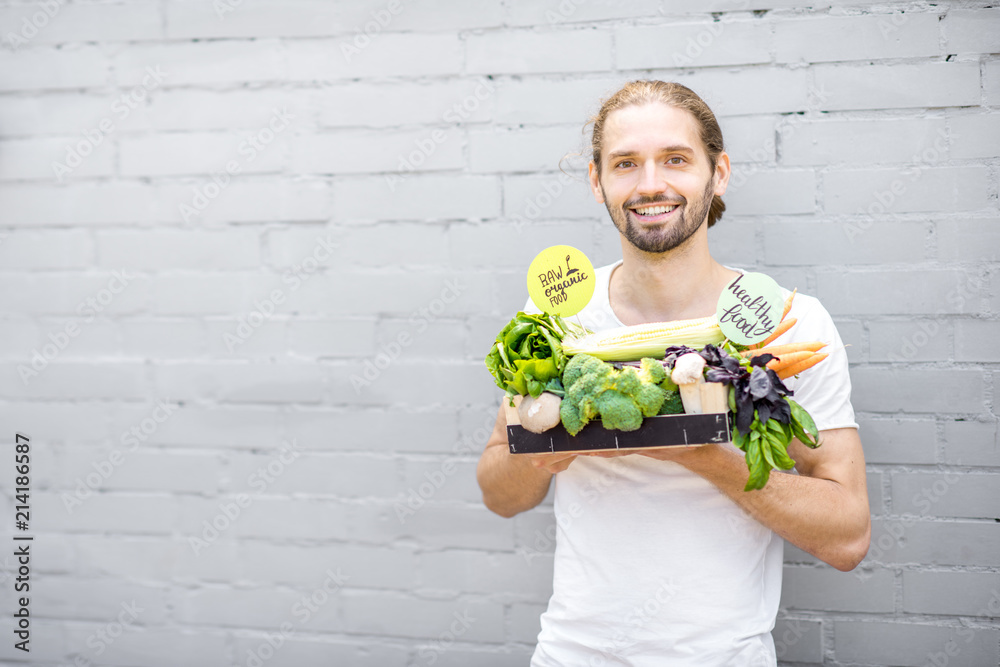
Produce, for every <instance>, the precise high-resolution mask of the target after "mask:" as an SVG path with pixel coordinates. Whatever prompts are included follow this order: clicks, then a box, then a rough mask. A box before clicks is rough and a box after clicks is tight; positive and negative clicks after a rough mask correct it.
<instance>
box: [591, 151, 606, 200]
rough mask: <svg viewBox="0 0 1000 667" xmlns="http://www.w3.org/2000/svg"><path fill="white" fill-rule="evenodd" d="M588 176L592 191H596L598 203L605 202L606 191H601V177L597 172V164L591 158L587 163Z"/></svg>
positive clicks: (595, 197) (595, 195) (595, 196)
mask: <svg viewBox="0 0 1000 667" xmlns="http://www.w3.org/2000/svg"><path fill="white" fill-rule="evenodd" d="M587 177H588V178H589V179H590V191H591V192H593V193H594V199H595V200H596V201H597V203H598V204H603V203H604V193H603V192H601V177H600V176H598V174H597V165H595V164H594V161H593V160H591V161H590V163H589V164H588V165H587Z"/></svg>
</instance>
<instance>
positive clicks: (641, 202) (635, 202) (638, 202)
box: [622, 195, 687, 208]
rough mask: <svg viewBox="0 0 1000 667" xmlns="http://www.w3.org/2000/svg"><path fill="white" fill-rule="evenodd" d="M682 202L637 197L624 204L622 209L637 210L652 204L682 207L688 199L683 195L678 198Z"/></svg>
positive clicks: (664, 198) (660, 198) (663, 198)
mask: <svg viewBox="0 0 1000 667" xmlns="http://www.w3.org/2000/svg"><path fill="white" fill-rule="evenodd" d="M676 198H677V199H679V200H680V201H671V200H670V199H669V198H668V197H663V196H660V197H635V198H633V199H629V200H628V201H627V202H625V203H624V204H622V208H635V207H636V206H648V205H650V204H663V205H665V206H681V205H683V204H686V203H687V199H685V198H684V197H682V196H681V195H677V197H676Z"/></svg>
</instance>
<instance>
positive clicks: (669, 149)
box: [608, 144, 694, 160]
mask: <svg viewBox="0 0 1000 667" xmlns="http://www.w3.org/2000/svg"><path fill="white" fill-rule="evenodd" d="M638 152H639V151H637V150H629V149H626V150H619V151H612V152H610V153H608V159H611V160H613V159H615V158H619V157H631V156H633V155H635V154H636V153H638ZM659 152H660V153H694V149H693V148H691V147H690V146H688V145H687V144H673V145H672V146H663V147H662V148H660V149H659Z"/></svg>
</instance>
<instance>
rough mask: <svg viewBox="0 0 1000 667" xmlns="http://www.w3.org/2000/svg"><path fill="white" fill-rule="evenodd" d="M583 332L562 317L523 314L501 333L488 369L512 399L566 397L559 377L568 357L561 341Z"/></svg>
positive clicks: (491, 353)
mask: <svg viewBox="0 0 1000 667" xmlns="http://www.w3.org/2000/svg"><path fill="white" fill-rule="evenodd" d="M579 331H582V328H581V327H578V326H576V325H571V324H569V323H568V322H566V321H565V320H563V319H562V318H561V317H559V316H558V315H545V314H529V313H525V312H519V313H518V314H517V315H515V316H514V318H513V319H512V320H511V321H510V322H508V323H507V326H505V327H504V328H503V330H501V331H500V333H499V334H497V337H496V340H495V341H494V343H493V347H492V348H491V349H490V352H489V354H488V355H486V368H487V369H488V370H489V371H490V374H491V375H492V376H493V380H494V382H496V384H497V386H498V387H500V388H501V389H503V390H504V391H505V392H507V396H508V398H509V399H513V397H514V396H515V395H517V394H520V395H522V396H526V395H531V396H532V397H534V398H538V396H539V395H540V394H541V393H542V392H543V391H552V393H555V394H557V395H559V396H562V394H563V387H562V384H561V382H560V380H559V378H560V376H561V375H562V371H563V369H564V368H565V367H566V363H567V361H568V357H567V356H566V354H565V353H564V352H563V349H562V344H561V341H562V339H563V337H564V336H566V335H567V334H569V333H577V332H579Z"/></svg>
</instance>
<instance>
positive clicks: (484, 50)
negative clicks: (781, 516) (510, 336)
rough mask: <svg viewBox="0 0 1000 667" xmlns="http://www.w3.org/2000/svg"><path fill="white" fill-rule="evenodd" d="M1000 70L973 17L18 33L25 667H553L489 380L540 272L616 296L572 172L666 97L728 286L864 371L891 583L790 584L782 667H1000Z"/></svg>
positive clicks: (982, 6) (183, 25)
mask: <svg viewBox="0 0 1000 667" xmlns="http://www.w3.org/2000/svg"><path fill="white" fill-rule="evenodd" d="M998 36H1000V10H997V9H996V8H994V7H991V6H990V4H989V3H987V2H985V0H984V1H979V0H974V1H968V2H962V3H937V4H929V3H911V2H896V1H895V0H891V1H890V2H888V3H882V4H877V5H876V4H872V3H859V2H855V1H853V0H831V1H829V2H820V3H812V4H806V3H803V2H801V0H720V1H716V2H708V3H692V2H676V1H674V0H642V1H640V2H630V3H620V2H612V1H610V0H545V1H544V2H533V1H529V0H506V1H505V2H491V1H488V0H476V1H474V2H473V1H467V2H460V1H459V0H433V1H432V0H426V1H421V2H413V1H412V0H365V1H364V2H341V1H339V0H338V1H336V2H330V1H327V0H294V1H289V0H243V1H242V2H238V1H237V0H219V2H213V3H210V2H200V1H197V0H110V1H108V2H82V1H79V0H75V1H72V2H70V1H66V0H46V1H44V2H29V1H25V2H21V1H17V0H6V1H0V44H2V47H3V48H0V418H2V419H0V421H2V422H3V423H4V424H6V425H7V428H8V431H7V436H6V437H7V438H8V439H10V438H11V437H12V434H13V432H14V431H15V430H16V431H19V432H22V433H28V434H30V435H31V437H32V443H33V447H34V449H33V458H32V461H33V471H32V484H33V491H32V509H33V519H34V520H33V522H32V527H33V529H34V531H35V532H36V534H37V539H36V542H35V543H34V549H35V557H34V560H33V567H34V568H35V569H34V570H33V572H32V574H33V575H35V574H36V573H37V574H38V575H39V576H37V582H38V583H37V584H36V586H37V588H33V591H32V593H33V598H32V604H33V607H32V613H33V625H32V632H33V634H32V651H31V653H30V654H23V653H22V652H20V651H17V650H15V649H13V647H12V646H11V641H10V638H11V637H12V636H13V635H12V634H11V632H12V623H11V617H10V613H12V611H13V609H12V608H10V607H9V606H5V607H4V609H3V610H2V615H3V617H4V619H5V620H4V621H3V622H2V623H0V633H2V635H3V636H4V637H6V639H5V640H4V641H3V642H2V643H0V664H4V665H8V664H10V665H14V664H26V663H27V664H38V665H45V666H48V667H56V666H61V665H67V664H93V665H117V666H119V667H159V666H161V665H162V666H163V667H175V666H176V665H178V664H186V665H195V666H200V665H205V666H211V667H219V666H222V665H226V666H230V667H236V666H245V665H248V664H253V660H255V659H260V660H261V661H262V663H263V664H266V665H268V666H269V667H285V666H289V667H291V666H294V667H305V666H310V665H321V664H337V665H341V664H343V665H352V666H359V667H366V666H370V667H397V666H398V667H416V666H424V665H430V664H436V665H445V666H452V665H453V666H456V667H457V666H463V667H464V666H467V665H477V666H483V667H508V666H513V665H524V664H526V663H527V656H529V655H530V653H531V650H532V646H533V643H534V638H535V635H536V634H537V632H538V615H539V613H540V612H541V610H542V609H543V608H544V604H545V601H546V600H547V598H548V595H549V593H550V591H551V568H552V558H551V548H552V547H551V543H550V542H549V541H548V540H547V538H546V537H545V535H546V532H547V531H550V530H551V528H552V523H553V519H552V513H551V508H550V505H549V503H548V502H546V503H545V504H543V506H542V507H540V508H539V509H538V510H536V511H533V512H530V513H527V514H524V515H521V516H518V517H516V518H515V519H513V520H505V519H501V518H499V517H497V516H495V515H492V514H491V513H489V512H488V511H487V510H486V509H485V508H484V507H483V506H482V504H481V502H480V499H479V492H478V489H477V487H476V484H475V479H474V467H475V462H476V460H477V455H478V452H479V451H480V450H481V449H482V447H483V445H484V444H485V441H486V438H487V436H488V432H489V429H490V428H491V427H492V423H493V418H494V415H495V410H496V405H497V402H498V400H499V397H498V395H497V391H496V390H495V387H493V385H492V383H491V381H490V378H489V376H488V375H487V373H486V372H485V370H484V368H483V366H482V358H483V356H484V355H485V353H486V351H487V349H488V347H489V344H490V341H491V339H492V338H493V336H494V335H495V333H496V331H497V330H498V329H499V328H500V327H501V326H502V325H503V324H504V323H505V322H506V321H507V319H509V317H510V316H511V315H512V314H513V312H514V310H516V309H517V308H519V307H520V306H521V305H522V304H523V302H524V298H525V296H524V287H523V284H524V283H523V275H524V270H525V269H526V267H527V264H528V263H529V262H530V260H531V258H532V257H533V256H534V255H535V254H536V253H537V252H538V251H539V250H541V249H542V248H544V247H547V246H550V245H555V244H559V243H568V244H572V245H575V246H577V247H579V248H581V249H583V250H584V251H585V252H587V253H588V254H589V255H590V256H591V258H592V259H594V261H595V263H605V262H607V261H611V260H613V259H615V258H616V257H617V256H618V252H619V250H618V240H617V235H616V234H615V233H614V232H613V230H611V226H610V224H609V222H608V220H607V214H606V212H605V210H604V208H603V206H601V205H598V204H596V203H594V202H593V200H592V198H591V197H590V194H589V189H588V187H587V186H586V184H585V182H584V181H583V180H582V178H581V177H580V174H579V171H578V169H579V167H580V166H581V165H582V164H583V163H582V161H581V160H580V159H578V158H576V159H573V160H570V162H569V168H570V169H569V170H570V171H571V172H572V175H570V176H568V175H565V174H563V173H562V172H560V170H559V166H560V165H559V160H560V158H562V157H563V156H564V155H567V154H571V153H573V152H574V151H579V150H581V148H582V146H583V145H584V144H585V137H584V136H583V135H582V134H581V128H582V126H583V124H584V122H585V121H586V120H587V118H588V117H589V116H590V115H591V114H593V113H594V112H595V111H596V109H597V107H598V104H599V100H600V98H601V97H602V96H605V95H607V94H609V93H610V92H613V91H614V90H615V89H616V88H617V87H618V86H619V85H620V84H621V83H622V82H623V81H625V80H627V79H632V78H640V77H650V76H652V77H659V78H665V79H672V80H677V81H680V82H682V83H685V84H687V85H690V86H691V87H693V88H694V89H695V90H696V91H698V92H699V93H700V94H701V95H702V96H703V97H704V98H705V99H706V100H708V102H709V103H710V104H711V105H712V106H713V108H714V109H715V111H716V112H717V114H718V115H719V116H720V118H721V122H722V125H723V128H724V130H725V132H726V142H727V146H728V147H729V150H730V153H731V155H732V157H733V161H734V165H735V168H734V181H733V183H732V186H731V189H730V193H729V194H728V195H727V197H726V201H727V204H728V211H727V213H726V215H725V217H724V219H723V220H722V221H721V222H720V224H719V225H718V226H717V227H716V228H715V229H713V231H712V233H711V238H712V243H713V247H714V248H715V250H716V253H717V255H718V257H719V258H720V259H722V260H724V261H726V262H730V263H736V264H741V265H743V266H748V267H752V268H755V269H757V270H761V271H765V272H767V273H770V274H771V275H773V276H775V277H776V278H777V279H778V280H779V281H780V282H782V283H784V284H787V285H788V286H789V287H798V288H799V289H800V290H801V291H803V292H806V293H811V294H815V295H817V296H818V297H819V298H820V299H822V300H823V302H824V303H825V304H826V306H827V307H828V309H829V310H830V311H831V312H832V313H833V315H834V317H835V318H836V319H837V322H838V324H839V326H840V329H841V333H842V335H843V338H844V340H845V342H847V343H849V344H850V346H851V347H850V348H849V350H848V352H849V358H850V360H851V363H852V379H853V382H854V388H855V391H854V402H855V408H856V410H857V413H858V420H859V423H860V424H861V435H862V440H863V442H864V443H865V447H866V457H867V461H868V469H869V475H870V478H869V493H870V496H871V504H872V514H873V517H874V523H875V527H874V534H873V544H872V549H871V551H870V552H869V555H868V558H867V559H866V561H865V563H864V564H863V565H862V567H861V568H860V569H859V570H857V571H855V572H853V573H849V574H842V573H836V572H833V571H832V570H830V569H829V568H827V567H825V566H820V565H818V563H817V561H816V560H815V559H814V558H812V557H811V556H809V555H807V554H804V553H803V552H801V551H799V550H798V549H795V548H794V547H790V546H789V547H788V548H787V550H786V560H787V564H786V577H785V589H784V593H783V597H782V611H781V613H780V615H779V619H778V624H777V627H776V629H775V633H774V636H775V642H776V646H777V647H778V654H779V657H780V659H781V660H783V661H788V662H787V663H785V664H789V665H792V664H794V665H807V664H824V665H831V666H837V665H848V664H851V665H854V664H866V665H870V664H890V663H891V664H908V665H926V664H934V665H942V664H948V665H953V666H954V665H968V666H976V667H980V666H982V665H996V664H998V663H1000V653H998V652H1000V649H998V646H1000V631H998V630H997V627H996V619H997V618H998V617H1000V560H998V557H997V554H1000V524H998V523H997V521H996V520H997V519H998V518H1000V506H998V505H997V498H998V497H1000V440H998V430H1000V429H998V419H997V405H996V400H997V399H996V396H997V388H998V386H1000V354H998V352H997V345H996V341H997V339H998V338H1000V288H998V284H997V277H998V276H1000V231H998V230H1000V210H998V196H1000V191H998V188H1000V181H998V164H1000V163H998V160H1000V41H998V39H1000V38H998ZM279 112H280V113H281V114H286V115H288V116H289V117H290V120H289V122H288V124H287V127H282V128H281V129H280V130H279V129H278V128H277V126H276V125H274V124H272V121H273V119H274V117H275V114H276V113H279ZM251 140H253V141H255V142H257V143H258V144H259V146H257V147H253V144H250V143H249V142H250V141H251ZM250 147H252V150H251V148H250ZM251 155H252V157H251ZM56 163H59V165H63V167H66V166H68V167H69V169H68V170H67V169H65V168H62V169H60V167H59V166H58V165H57V164H56ZM233 165H235V166H233ZM227 168H228V169H229V170H230V172H231V173H230V174H227V173H226V171H227ZM213 178H214V180H213ZM116 272H117V274H118V275H119V276H123V277H124V278H125V279H126V281H125V282H124V283H122V278H119V279H118V282H115V275H116ZM33 361H34V363H35V366H34V367H33V366H32V362H33ZM23 369H32V370H34V371H36V372H37V375H30V376H28V379H27V381H25V380H24V379H22V377H23V375H24V371H23ZM352 378H353V379H352ZM162 405H165V406H167V407H168V410H167V411H166V412H164V411H163V408H162V407H159V411H158V406H162ZM5 451H8V452H9V450H5ZM293 453H294V454H293ZM10 465H11V462H10V461H5V462H4V463H3V465H2V466H0V468H2V471H0V479H2V480H3V481H2V482H0V489H2V490H3V493H2V494H0V510H2V511H3V512H5V516H9V515H10V514H11V513H12V511H13V510H12V509H11V508H12V506H13V504H14V499H13V498H12V497H10V492H9V489H10V479H11V475H12V471H11V468H10V467H9V466H10ZM213 524H214V525H213ZM4 534H5V535H6V534H7V533H6V532H5V533H4ZM196 539H197V540H202V542H200V543H199V542H197V541H193V540H196ZM13 568H14V562H13V559H12V558H10V557H7V558H6V560H5V559H4V558H0V579H2V580H3V581H2V582H0V585H2V586H3V587H4V589H5V591H6V592H9V589H7V587H8V586H10V585H11V583H10V578H9V577H10V574H11V572H12V571H13ZM329 572H335V573H337V572H339V573H342V575H344V578H345V580H344V581H342V582H340V583H336V584H332V583H330V582H329V576H330V575H329ZM338 576H339V575H338ZM10 597H11V596H10V595H6V594H5V595H3V596H0V600H3V601H4V602H3V605H8V601H9V600H10ZM132 600H135V601H136V603H137V604H139V606H141V607H144V608H145V610H144V611H143V612H142V613H140V615H139V617H138V618H137V620H136V623H135V625H134V626H133V627H131V628H128V629H125V630H124V631H123V632H122V634H121V636H120V637H118V638H117V639H116V640H115V641H113V642H112V643H111V644H109V645H108V648H107V650H106V651H104V652H103V653H102V654H101V655H98V654H97V651H96V650H95V644H94V641H93V639H92V638H93V637H95V636H97V635H96V634H95V633H96V632H98V631H105V629H106V628H108V627H109V625H108V624H109V623H114V622H115V621H116V617H117V614H118V612H119V609H120V607H121V604H123V603H125V604H128V603H130V602H131V601H132ZM303 600H306V601H309V602H310V604H313V605H314V609H313V610H312V611H308V607H306V606H303V604H302V602H303ZM296 605H299V606H296ZM306 611H308V613H305V612H306ZM456 614H457V615H458V616H457V617H456ZM463 614H465V615H466V616H465V617H466V618H467V619H474V620H469V622H468V623H467V625H468V627H465V625H463V624H462V623H461V622H458V621H457V619H458V618H461V617H462V615H463ZM283 623H285V624H288V625H287V627H288V628H290V629H289V631H288V633H286V635H287V636H285V637H282V636H281V635H280V634H279V633H280V632H282V627H283V626H282V624H283ZM88 640H89V643H88ZM276 644H277V648H274V646H275V645H276ZM74 661H76V662H74Z"/></svg>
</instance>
